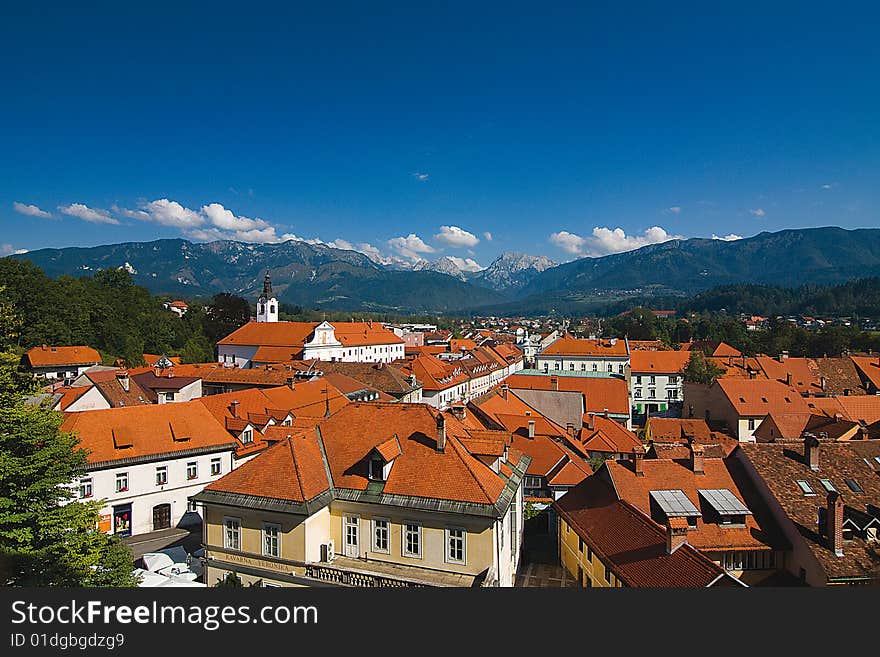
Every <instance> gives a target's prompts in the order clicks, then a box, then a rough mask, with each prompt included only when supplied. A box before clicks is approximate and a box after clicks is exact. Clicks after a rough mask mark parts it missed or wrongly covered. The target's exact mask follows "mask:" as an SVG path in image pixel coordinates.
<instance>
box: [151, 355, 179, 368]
mask: <svg viewBox="0 0 880 657" xmlns="http://www.w3.org/2000/svg"><path fill="white" fill-rule="evenodd" d="M143 356H144V362H145V363H146V364H147V367H153V365H155V364H156V363H158V362H159V361H160V360H161V359H162V356H161V355H160V354H143ZM165 358H167V359H168V360H170V361H171V362H172V363H173V364H174V365H180V356H165Z"/></svg>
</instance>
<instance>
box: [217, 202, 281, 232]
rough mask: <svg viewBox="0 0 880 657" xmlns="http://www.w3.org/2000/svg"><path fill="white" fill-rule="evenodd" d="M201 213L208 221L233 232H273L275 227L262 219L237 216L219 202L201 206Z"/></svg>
mask: <svg viewBox="0 0 880 657" xmlns="http://www.w3.org/2000/svg"><path fill="white" fill-rule="evenodd" d="M202 214H203V215H204V216H205V217H207V219H208V221H209V222H210V223H211V224H212V225H214V226H216V227H217V228H219V229H221V230H229V231H235V232H251V231H264V230H267V229H270V228H271V230H272V234H273V235H274V234H275V228H274V227H272V226H271V225H270V224H269V222H268V221H263V220H262V219H249V218H248V217H237V216H236V215H235V214H233V212H232V211H231V210H227V209H226V208H224V207H223V206H222V205H220V204H219V203H210V204H208V205H203V206H202Z"/></svg>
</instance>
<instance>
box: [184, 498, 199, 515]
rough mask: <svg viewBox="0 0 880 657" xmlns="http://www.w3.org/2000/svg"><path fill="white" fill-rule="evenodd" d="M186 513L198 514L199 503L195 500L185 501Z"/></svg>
mask: <svg viewBox="0 0 880 657" xmlns="http://www.w3.org/2000/svg"><path fill="white" fill-rule="evenodd" d="M186 512H187V513H198V512H199V503H198V502H196V501H195V500H187V501H186Z"/></svg>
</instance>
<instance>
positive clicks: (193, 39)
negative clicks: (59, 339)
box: [0, 2, 880, 265]
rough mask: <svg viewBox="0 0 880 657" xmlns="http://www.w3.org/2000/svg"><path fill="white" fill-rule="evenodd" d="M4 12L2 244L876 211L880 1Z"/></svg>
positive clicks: (626, 230)
mask: <svg viewBox="0 0 880 657" xmlns="http://www.w3.org/2000/svg"><path fill="white" fill-rule="evenodd" d="M18 4H19V5H21V6H18V7H14V8H9V7H5V8H4V10H3V13H4V16H3V20H0V72H2V73H0V76H2V77H0V81H2V89H3V95H2V102H0V253H9V252H11V251H15V250H19V249H37V248H41V247H47V246H51V247H60V246H74V245H75V246H88V245H95V244H105V243H115V242H121V241H132V240H133V241H141V240H151V239H157V238H162V237H188V238H190V239H197V240H208V239H217V238H238V239H246V240H253V241H273V240H280V239H285V238H289V237H290V236H296V237H297V238H302V239H320V240H322V241H324V242H326V243H332V244H334V245H337V246H349V245H350V246H352V247H353V248H357V249H360V250H363V251H364V252H367V253H369V254H371V255H372V257H374V258H376V259H382V260H386V261H387V260H388V259H389V258H392V257H394V258H399V259H403V260H410V261H411V260H413V259H415V258H419V257H425V258H429V259H432V258H435V257H438V256H440V255H450V256H454V257H458V258H461V259H468V258H470V259H472V260H473V261H474V262H476V263H478V264H480V265H486V264H488V263H489V262H490V261H491V260H492V259H493V258H494V257H495V256H496V255H498V254H499V253H500V252H502V251H506V250H518V251H523V252H527V253H533V254H543V255H547V256H549V257H551V258H553V259H555V260H557V261H564V260H569V259H572V258H574V257H579V256H581V255H601V254H603V253H609V252H614V251H619V250H622V249H628V248H633V247H635V246H639V245H641V244H644V243H648V242H652V241H660V240H664V239H668V238H669V237H670V236H684V237H693V236H702V237H710V236H712V235H715V236H719V237H726V236H731V235H733V236H750V235H754V234H756V233H759V232H761V231H764V230H779V229H783V228H794V227H808V226H823V225H838V226H843V227H846V228H856V227H873V226H876V225H878V218H880V215H878V209H880V204H878V198H877V196H878V194H877V190H878V189H880V174H878V171H880V139H878V138H880V121H878V117H880V102H878V101H880V84H878V72H880V45H878V39H877V37H876V25H877V24H878V19H880V10H878V9H877V8H876V5H874V6H872V4H873V3H861V4H858V5H855V4H853V5H849V4H846V3H834V4H830V5H829V4H823V5H815V6H810V5H809V3H807V4H805V3H798V4H791V5H789V6H786V5H784V4H782V3H771V4H773V5H774V7H773V8H772V9H768V8H767V7H762V6H761V5H758V4H756V5H754V6H749V5H747V3H742V2H739V3H735V4H730V5H728V6H727V8H719V7H715V8H713V9H712V13H711V14H706V13H705V12H706V7H707V4H706V3H704V2H703V3H694V4H692V5H691V4H688V3H668V2H664V3H649V2H646V3H633V4H631V5H626V6H621V5H624V3H612V2H608V3H569V4H556V3H534V2H532V3H509V2H508V3H504V4H498V5H491V4H483V3H479V4H480V5H481V6H480V7H474V6H473V5H475V4H478V3H461V4H454V3H448V2H447V3H434V4H425V3H420V4H417V5H412V6H407V5H406V4H404V3H382V2H377V3H334V4H332V5H331V4H330V3H309V5H306V4H304V3H303V4H300V3H287V4H278V5H266V4H263V3H247V4H241V3H235V4H230V5H224V4H223V3H214V4H212V5H210V6H209V5H204V6H202V7H180V6H177V5H176V4H168V5H163V4H161V3H158V2H157V3H150V4H149V5H148V6H145V7H143V8H140V9H132V8H128V9H123V8H118V9H113V10H109V9H107V8H106V7H105V8H89V7H84V6H79V5H77V6H76V7H64V6H58V7H54V8H53V7H47V6H40V7H36V6H30V3H18ZM123 12H125V13H123Z"/></svg>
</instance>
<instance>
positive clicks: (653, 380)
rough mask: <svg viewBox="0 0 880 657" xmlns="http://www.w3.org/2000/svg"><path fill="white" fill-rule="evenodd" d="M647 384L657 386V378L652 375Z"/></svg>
mask: <svg viewBox="0 0 880 657" xmlns="http://www.w3.org/2000/svg"><path fill="white" fill-rule="evenodd" d="M648 383H650V384H651V385H652V386H653V385H656V384H657V377H656V376H654V375H653V374H652V375H651V380H650V381H649V382H648Z"/></svg>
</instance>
